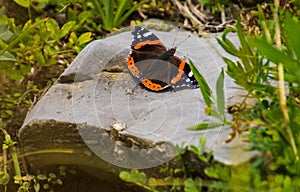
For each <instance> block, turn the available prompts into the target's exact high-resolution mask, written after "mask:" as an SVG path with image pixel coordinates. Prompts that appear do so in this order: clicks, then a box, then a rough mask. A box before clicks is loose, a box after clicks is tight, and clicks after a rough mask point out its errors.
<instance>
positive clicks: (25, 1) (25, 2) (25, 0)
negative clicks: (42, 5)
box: [14, 0, 30, 8]
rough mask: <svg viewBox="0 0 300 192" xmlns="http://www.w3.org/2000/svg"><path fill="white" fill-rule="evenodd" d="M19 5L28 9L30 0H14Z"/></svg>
mask: <svg viewBox="0 0 300 192" xmlns="http://www.w3.org/2000/svg"><path fill="white" fill-rule="evenodd" d="M14 2H16V3H17V4H18V5H20V6H22V7H25V8H28V7H29V5H30V0H14Z"/></svg>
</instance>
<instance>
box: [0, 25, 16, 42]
mask: <svg viewBox="0 0 300 192" xmlns="http://www.w3.org/2000/svg"><path fill="white" fill-rule="evenodd" d="M12 35H13V33H12V32H11V31H10V30H9V29H8V25H7V24H0V39H2V40H3V41H9V39H10V38H11V37H12Z"/></svg>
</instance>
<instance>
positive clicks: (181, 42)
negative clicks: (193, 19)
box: [176, 35, 191, 47]
mask: <svg viewBox="0 0 300 192" xmlns="http://www.w3.org/2000/svg"><path fill="white" fill-rule="evenodd" d="M190 37H191V35H188V36H187V37H186V38H185V39H183V40H182V41H181V42H179V43H178V44H177V45H176V47H178V46H179V45H181V44H182V43H184V42H185V41H186V40H187V39H188V38H190Z"/></svg>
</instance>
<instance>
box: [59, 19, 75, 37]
mask: <svg viewBox="0 0 300 192" xmlns="http://www.w3.org/2000/svg"><path fill="white" fill-rule="evenodd" d="M75 24H76V22H75V21H69V22H67V23H65V24H64V25H63V26H62V28H61V29H60V34H59V38H62V37H64V36H66V35H67V34H68V33H69V32H70V31H71V29H72V27H73V26H74V25H75Z"/></svg>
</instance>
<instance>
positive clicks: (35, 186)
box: [33, 182, 41, 192]
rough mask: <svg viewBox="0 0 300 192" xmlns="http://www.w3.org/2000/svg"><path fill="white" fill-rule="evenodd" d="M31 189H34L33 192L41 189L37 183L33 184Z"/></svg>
mask: <svg viewBox="0 0 300 192" xmlns="http://www.w3.org/2000/svg"><path fill="white" fill-rule="evenodd" d="M33 188H34V191H35V192H39V191H40V189H41V185H40V184H39V183H37V182H35V183H34V184H33Z"/></svg>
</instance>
